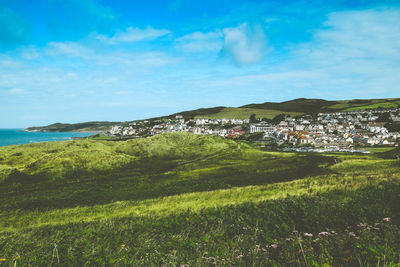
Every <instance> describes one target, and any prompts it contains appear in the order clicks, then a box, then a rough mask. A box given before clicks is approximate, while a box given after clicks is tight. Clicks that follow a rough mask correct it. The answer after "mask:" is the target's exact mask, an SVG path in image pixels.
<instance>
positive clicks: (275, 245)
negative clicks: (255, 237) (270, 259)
mask: <svg viewBox="0 0 400 267" xmlns="http://www.w3.org/2000/svg"><path fill="white" fill-rule="evenodd" d="M269 247H270V248H277V247H278V244H276V243H273V244H272V245H271V246H269Z"/></svg>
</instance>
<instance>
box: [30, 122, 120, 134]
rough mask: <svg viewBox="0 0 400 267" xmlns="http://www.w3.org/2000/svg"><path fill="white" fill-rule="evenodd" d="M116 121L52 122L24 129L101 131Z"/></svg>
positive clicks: (39, 130)
mask: <svg viewBox="0 0 400 267" xmlns="http://www.w3.org/2000/svg"><path fill="white" fill-rule="evenodd" d="M118 124H120V123H118V122H109V121H91V122H82V123H73V124H69V123H54V124H50V125H48V126H33V127H28V128H26V129H25V131H29V132H101V131H106V130H108V129H109V128H110V127H112V126H114V125H118Z"/></svg>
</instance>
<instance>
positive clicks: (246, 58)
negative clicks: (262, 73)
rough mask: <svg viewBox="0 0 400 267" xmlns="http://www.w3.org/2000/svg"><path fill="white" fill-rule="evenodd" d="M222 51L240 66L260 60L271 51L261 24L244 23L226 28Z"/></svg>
mask: <svg viewBox="0 0 400 267" xmlns="http://www.w3.org/2000/svg"><path fill="white" fill-rule="evenodd" d="M223 33H224V44H223V48H222V53H223V55H224V56H225V57H228V58H230V59H232V60H233V62H234V63H235V64H237V65H239V66H243V65H249V64H252V63H257V62H260V61H261V60H263V59H264V57H265V55H266V54H267V53H268V52H269V51H270V49H271V48H270V47H268V46H267V38H266V36H265V34H264V31H263V30H262V28H261V26H260V25H255V26H254V27H251V26H250V25H249V24H248V23H243V24H241V25H239V26H238V27H236V28H225V29H224V30H223Z"/></svg>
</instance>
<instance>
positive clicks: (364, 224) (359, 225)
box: [358, 218, 386, 228]
mask: <svg viewBox="0 0 400 267" xmlns="http://www.w3.org/2000/svg"><path fill="white" fill-rule="evenodd" d="M385 219H386V218H385ZM385 219H383V220H385ZM366 226H367V223H359V224H358V227H360V228H363V227H366Z"/></svg>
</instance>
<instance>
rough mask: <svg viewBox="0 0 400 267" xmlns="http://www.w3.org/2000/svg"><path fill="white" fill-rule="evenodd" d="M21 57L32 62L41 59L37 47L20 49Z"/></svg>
mask: <svg viewBox="0 0 400 267" xmlns="http://www.w3.org/2000/svg"><path fill="white" fill-rule="evenodd" d="M20 56H21V57H22V58H24V59H28V60H32V59H36V58H39V57H40V53H39V51H38V49H36V48H35V47H32V46H29V47H23V48H22V49H20Z"/></svg>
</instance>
